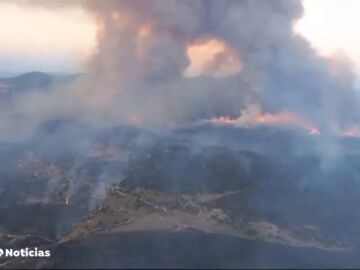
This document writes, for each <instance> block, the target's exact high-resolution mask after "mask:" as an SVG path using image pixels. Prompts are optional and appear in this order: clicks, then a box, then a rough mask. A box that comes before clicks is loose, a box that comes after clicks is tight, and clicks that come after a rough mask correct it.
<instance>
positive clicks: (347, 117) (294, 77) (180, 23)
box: [1, 0, 359, 137]
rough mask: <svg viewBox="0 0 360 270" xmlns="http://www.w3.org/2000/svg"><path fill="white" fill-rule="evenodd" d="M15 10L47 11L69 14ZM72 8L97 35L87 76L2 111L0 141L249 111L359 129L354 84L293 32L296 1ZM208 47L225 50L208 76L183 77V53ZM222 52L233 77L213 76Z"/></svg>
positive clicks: (298, 9) (135, 1) (199, 0)
mask: <svg viewBox="0 0 360 270" xmlns="http://www.w3.org/2000/svg"><path fill="white" fill-rule="evenodd" d="M18 2H19V3H25V4H27V5H34V4H38V5H44V6H48V7H50V8H58V7H62V6H64V5H68V4H69V3H66V1H60V2H58V4H57V5H54V4H50V5H49V4H48V3H47V2H48V1H18ZM50 2H51V1H50ZM77 4H81V5H82V6H83V7H84V8H85V9H86V10H87V11H88V12H89V13H90V14H91V15H92V16H94V18H95V20H96V22H97V24H98V28H99V29H98V30H99V32H98V46H97V51H96V53H95V55H94V56H93V58H92V59H91V60H90V63H89V68H88V70H87V72H86V74H85V75H84V76H82V78H81V79H80V80H79V81H78V82H76V83H75V84H74V85H72V86H70V87H68V88H67V89H56V88H55V90H54V91H52V92H50V93H46V94H44V93H30V94H27V95H24V96H20V97H19V98H18V99H16V100H15V101H14V103H12V104H10V105H9V106H5V105H4V106H3V107H2V112H1V118H2V121H1V127H2V130H3V131H4V132H3V133H2V134H4V136H6V135H9V136H10V137H11V136H12V135H13V134H14V133H15V132H14V131H16V132H17V133H18V134H23V133H24V134H26V135H28V134H32V132H33V131H34V130H36V128H37V127H38V126H40V125H41V124H43V123H44V122H46V121H48V120H52V119H61V118H67V119H69V118H72V119H76V120H77V121H80V122H82V123H85V124H86V125H89V126H94V127H96V128H99V127H100V128H101V127H106V126H116V125H118V124H122V123H133V124H137V125H143V126H147V127H173V126H176V125H178V124H181V123H186V122H189V121H190V122H191V121H195V120H199V119H204V118H209V117H214V116H216V115H232V116H238V115H239V113H240V110H243V109H244V108H246V107H248V106H252V105H254V104H255V105H257V106H259V107H261V108H262V109H263V111H268V112H279V111H284V110H286V111H291V112H294V113H295V114H297V115H299V116H300V117H304V118H305V119H311V121H312V122H314V124H316V125H317V126H319V127H321V128H322V129H324V130H326V129H331V130H336V129H339V128H343V127H344V126H348V125H353V124H354V123H356V122H357V121H358V118H359V116H358V113H357V112H356V107H357V97H356V92H355V91H354V89H353V75H352V71H351V68H349V66H348V65H346V61H345V60H344V59H342V58H339V59H324V58H321V57H320V56H318V55H317V53H316V52H315V51H314V50H313V49H312V48H311V47H310V45H309V44H308V42H307V41H306V40H304V39H303V38H302V37H301V36H299V35H297V34H294V32H293V25H294V23H295V22H296V21H297V20H298V19H299V18H301V16H302V13H303V9H302V5H301V2H300V1H290V0H272V1H245V0H244V1H214V0H206V1H203V0H195V1H187V0H183V1H175V0H174V1H171V0H151V1H141V0H131V1H130V0H129V1H126V0H121V1H113V0H104V1H91V0H89V1H81V2H78V3H77ZM211 39H215V40H218V41H220V42H222V43H223V44H225V46H226V47H227V48H228V50H225V51H222V52H218V53H217V54H216V55H215V60H213V62H212V63H210V65H208V72H207V73H201V74H200V75H199V76H190V77H189V76H186V75H185V74H186V70H187V69H188V68H189V66H191V62H192V61H194V59H191V58H190V57H189V54H188V49H189V47H191V46H192V45H194V44H197V43H198V42H201V41H206V40H211ZM230 52H231V53H232V57H236V58H237V61H238V62H240V63H241V69H239V70H238V72H236V73H231V74H228V75H226V76H215V75H214V74H215V73H216V72H218V71H219V70H217V69H220V67H221V65H222V64H223V63H226V62H225V61H226V59H227V58H228V57H229V56H228V54H229V53H230ZM201 57H204V54H203V55H202V56H200V58H201ZM205 57H206V55H205ZM224 59H225V60H224ZM212 72H213V74H211V73H212ZM39 100H41V102H39ZM39 103H40V106H39ZM15 118H16V119H15Z"/></svg>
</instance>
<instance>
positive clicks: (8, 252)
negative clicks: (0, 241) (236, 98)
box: [0, 247, 51, 258]
mask: <svg viewBox="0 0 360 270" xmlns="http://www.w3.org/2000/svg"><path fill="white" fill-rule="evenodd" d="M50 256H51V252H50V250H42V249H38V248H37V247H35V248H22V249H13V248H6V249H2V248H0V258H3V257H5V258H17V257H21V258H48V257H50Z"/></svg>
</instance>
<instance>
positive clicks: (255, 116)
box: [210, 106, 320, 135]
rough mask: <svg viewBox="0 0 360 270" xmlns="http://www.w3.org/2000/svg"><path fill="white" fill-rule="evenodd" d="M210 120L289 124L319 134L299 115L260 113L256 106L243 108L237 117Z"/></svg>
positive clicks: (236, 122) (256, 123) (316, 129)
mask: <svg viewBox="0 0 360 270" xmlns="http://www.w3.org/2000/svg"><path fill="white" fill-rule="evenodd" d="M210 122H212V123H216V124H226V125H239V126H243V127H248V126H255V125H291V126H297V127H301V128H303V129H306V130H308V132H309V134H310V135H319V134H320V131H319V129H318V128H317V127H316V126H314V125H312V124H311V123H309V122H308V121H306V120H304V119H302V118H301V117H299V116H297V115H295V114H293V113H291V112H287V111H283V112H279V113H274V114H271V113H262V112H261V110H260V108H259V107H258V106H250V107H248V108H247V109H245V110H243V111H242V112H241V114H240V116H239V117H237V118H231V117H228V116H220V117H216V118H212V119H210Z"/></svg>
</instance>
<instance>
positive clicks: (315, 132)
mask: <svg viewBox="0 0 360 270" xmlns="http://www.w3.org/2000/svg"><path fill="white" fill-rule="evenodd" d="M309 134H310V135H313V136H317V135H320V131H319V129H318V128H316V127H313V128H312V129H310V131H309Z"/></svg>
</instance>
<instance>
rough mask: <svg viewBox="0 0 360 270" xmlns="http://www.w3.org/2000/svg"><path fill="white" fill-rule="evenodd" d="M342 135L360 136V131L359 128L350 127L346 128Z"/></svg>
mask: <svg viewBox="0 0 360 270" xmlns="http://www.w3.org/2000/svg"><path fill="white" fill-rule="evenodd" d="M341 135H342V136H345V137H356V136H360V131H359V128H356V127H348V128H345V129H344V131H343V132H342V134H341Z"/></svg>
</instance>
